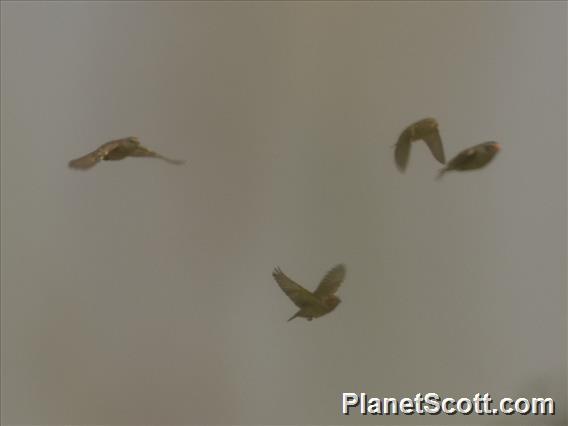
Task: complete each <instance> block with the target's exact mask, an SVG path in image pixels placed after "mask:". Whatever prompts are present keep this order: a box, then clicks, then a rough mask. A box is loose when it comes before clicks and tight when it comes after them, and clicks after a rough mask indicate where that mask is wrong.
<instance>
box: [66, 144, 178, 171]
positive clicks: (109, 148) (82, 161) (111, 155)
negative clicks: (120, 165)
mask: <svg viewBox="0 0 568 426" xmlns="http://www.w3.org/2000/svg"><path fill="white" fill-rule="evenodd" d="M126 157H152V158H160V159H162V160H164V161H167V162H168V163H170V164H183V163H185V161H182V160H172V159H169V158H166V157H164V156H163V155H160V154H158V153H157V152H154V151H151V150H149V149H148V148H145V147H144V146H142V145H140V142H139V141H138V138H136V137H134V136H130V137H127V138H123V139H116V140H113V141H110V142H107V143H104V144H102V145H101V146H100V147H99V148H97V149H96V150H94V151H93V152H90V153H88V154H87V155H84V156H82V157H79V158H76V159H74V160H71V161H69V167H71V168H72V169H80V170H87V169H90V168H91V167H93V166H94V165H95V164H97V163H98V162H99V161H101V160H105V161H115V160H122V159H123V158H126Z"/></svg>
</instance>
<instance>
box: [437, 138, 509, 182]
mask: <svg viewBox="0 0 568 426" xmlns="http://www.w3.org/2000/svg"><path fill="white" fill-rule="evenodd" d="M500 150H501V145H499V144H498V143H497V142H493V141H491V142H483V143H480V144H478V145H475V146H472V147H470V148H467V149H464V150H463V151H462V152H460V153H459V154H458V155H456V156H455V157H454V158H452V160H450V161H449V162H448V164H447V165H446V167H444V168H443V169H441V170H440V172H439V173H438V179H439V178H441V177H442V176H443V175H444V173H446V172H449V171H451V170H457V171H463V170H475V169H480V168H482V167H485V166H486V165H487V164H489V163H490V162H491V160H493V158H495V155H497V153H498V152H499V151H500Z"/></svg>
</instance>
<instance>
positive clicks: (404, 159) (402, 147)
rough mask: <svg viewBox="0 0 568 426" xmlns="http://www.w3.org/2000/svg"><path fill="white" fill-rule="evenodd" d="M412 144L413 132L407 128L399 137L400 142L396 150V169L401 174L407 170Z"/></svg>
mask: <svg viewBox="0 0 568 426" xmlns="http://www.w3.org/2000/svg"><path fill="white" fill-rule="evenodd" d="M411 142H412V136H411V131H410V129H409V128H406V129H404V131H403V132H402V133H401V134H400V136H399V137H398V142H397V143H396V146H395V148H394V161H395V163H396V167H397V168H398V170H399V171H401V172H404V171H405V170H406V165H407V164H408V158H409V157H410V143H411Z"/></svg>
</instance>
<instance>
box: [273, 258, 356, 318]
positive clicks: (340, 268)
mask: <svg viewBox="0 0 568 426" xmlns="http://www.w3.org/2000/svg"><path fill="white" fill-rule="evenodd" d="M345 273H346V269H345V266H344V265H342V264H339V265H337V266H335V267H334V268H332V269H331V270H330V271H329V272H328V273H327V274H326V275H325V277H323V279H322V280H321V282H320V284H319V285H318V287H317V289H316V290H315V291H314V292H313V293H312V292H310V291H308V290H306V289H305V288H304V287H302V286H301V285H300V284H298V283H296V282H294V281H293V280H291V279H290V278H289V277H288V276H287V275H286V274H285V273H284V272H282V271H281V270H280V268H278V267H277V268H276V269H274V272H272V276H273V277H274V279H275V280H276V282H277V283H278V285H279V286H280V288H281V289H282V291H283V292H284V293H285V294H286V295H287V296H288V297H289V298H290V300H292V302H294V304H295V305H296V306H297V307H298V308H300V310H299V311H298V312H296V313H295V314H294V315H293V316H292V317H291V318H290V319H289V320H288V321H291V320H293V319H294V318H296V317H302V318H306V319H307V320H308V321H311V320H312V319H313V318H318V317H321V316H322V315H325V314H328V313H330V312H331V311H333V310H334V309H335V308H336V307H337V305H339V303H340V302H341V300H340V299H339V297H337V296H336V295H335V294H334V293H335V292H337V290H338V289H339V286H340V285H341V283H342V282H343V280H344V279H345Z"/></svg>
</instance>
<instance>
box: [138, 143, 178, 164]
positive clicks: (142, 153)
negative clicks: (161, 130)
mask: <svg viewBox="0 0 568 426" xmlns="http://www.w3.org/2000/svg"><path fill="white" fill-rule="evenodd" d="M130 155H131V156H133V157H152V158H159V159H160V160H164V161H165V162H167V163H170V164H176V165H181V164H185V160H176V159H173V158H168V157H164V156H163V155H162V154H158V153H157V152H156V151H152V150H151V149H148V148H146V147H144V146H142V145H140V146H138V147H137V148H136V149H135V150H134V151H133V152H132V154H130Z"/></svg>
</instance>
